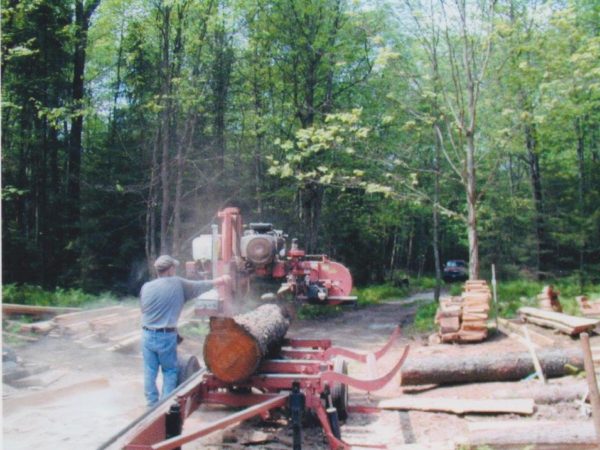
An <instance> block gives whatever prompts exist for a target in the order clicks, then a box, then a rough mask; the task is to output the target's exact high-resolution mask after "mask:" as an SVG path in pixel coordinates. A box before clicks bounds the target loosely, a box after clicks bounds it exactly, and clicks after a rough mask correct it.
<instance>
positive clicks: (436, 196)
mask: <svg viewBox="0 0 600 450" xmlns="http://www.w3.org/2000/svg"><path fill="white" fill-rule="evenodd" d="M440 146H441V142H440V141H439V137H438V134H437V133H435V161H434V168H433V171H434V174H435V175H434V177H435V178H434V182H433V230H432V233H433V236H432V246H433V260H434V264H435V290H434V292H433V298H434V300H435V301H436V302H439V300H440V291H441V289H442V263H441V260H440V213H439V210H438V207H439V204H440Z"/></svg>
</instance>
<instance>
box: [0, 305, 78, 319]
mask: <svg viewBox="0 0 600 450" xmlns="http://www.w3.org/2000/svg"><path fill="white" fill-rule="evenodd" d="M76 311H81V308H66V307H57V306H33V305H17V304H14V303H2V314H4V315H5V316H9V315H11V314H24V315H32V316H43V315H57V314H65V313H73V312H76Z"/></svg>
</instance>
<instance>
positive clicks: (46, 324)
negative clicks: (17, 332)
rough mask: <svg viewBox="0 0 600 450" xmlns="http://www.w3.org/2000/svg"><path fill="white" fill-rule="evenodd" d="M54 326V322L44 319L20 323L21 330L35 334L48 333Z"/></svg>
mask: <svg viewBox="0 0 600 450" xmlns="http://www.w3.org/2000/svg"><path fill="white" fill-rule="evenodd" d="M54 328H56V323H54V321H52V320H45V321H42V322H33V323H24V324H23V325H21V331H23V332H29V333H37V334H48V333H50V331H52V330H53V329H54Z"/></svg>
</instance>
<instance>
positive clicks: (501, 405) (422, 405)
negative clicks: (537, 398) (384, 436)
mask: <svg viewBox="0 0 600 450" xmlns="http://www.w3.org/2000/svg"><path fill="white" fill-rule="evenodd" d="M378 406H379V408H382V409H393V410H418V411H438V412H447V413H452V414H501V413H502V414H523V415H531V414H533V412H534V410H535V403H534V401H533V399H532V398H518V399H486V400H472V399H465V398H458V399H454V398H439V397H437V398H433V397H412V396H408V395H405V396H403V397H399V398H394V399H389V400H383V401H380V402H379V405H378Z"/></svg>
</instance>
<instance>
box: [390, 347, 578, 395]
mask: <svg viewBox="0 0 600 450" xmlns="http://www.w3.org/2000/svg"><path fill="white" fill-rule="evenodd" d="M538 358H539V360H540V363H541V365H542V369H543V371H544V374H545V375H546V377H547V378H551V377H558V376H562V375H565V374H567V369H566V368H565V364H570V365H572V366H574V367H577V368H579V369H581V368H583V355H582V353H581V350H579V349H550V350H543V351H540V352H538ZM534 371H535V368H534V366H533V361H532V359H531V355H530V354H529V352H523V353H505V354H503V355H494V354H492V355H489V354H486V355H478V356H469V357H462V358H461V357H459V356H432V357H429V358H413V359H409V360H408V361H406V363H405V364H404V366H403V367H402V378H401V385H402V386H410V385H418V384H455V383H477V382H485V381H510V380H521V379H523V378H525V377H527V376H528V375H530V374H532V373H533V372H534Z"/></svg>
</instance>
